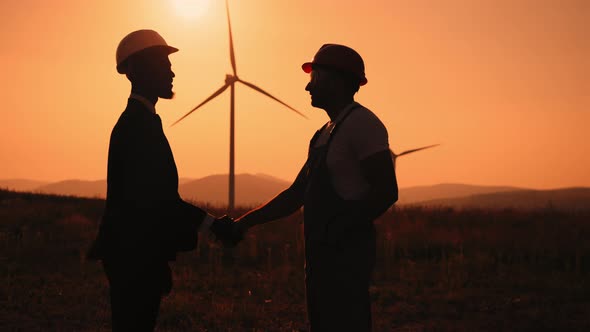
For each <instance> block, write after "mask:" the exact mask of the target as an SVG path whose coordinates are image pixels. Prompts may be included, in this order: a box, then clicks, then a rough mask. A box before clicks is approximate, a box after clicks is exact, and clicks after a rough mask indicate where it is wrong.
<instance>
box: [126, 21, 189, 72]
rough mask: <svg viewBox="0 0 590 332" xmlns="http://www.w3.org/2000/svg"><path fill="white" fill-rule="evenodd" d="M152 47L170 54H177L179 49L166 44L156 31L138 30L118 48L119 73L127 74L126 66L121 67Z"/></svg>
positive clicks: (129, 35)
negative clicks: (131, 58) (140, 52)
mask: <svg viewBox="0 0 590 332" xmlns="http://www.w3.org/2000/svg"><path fill="white" fill-rule="evenodd" d="M150 47H163V48H164V49H166V50H167V51H168V54H170V53H174V52H177V51H178V49H177V48H175V47H172V46H170V45H168V44H167V43H166V41H165V40H164V38H162V36H160V34H159V33H157V32H155V31H154V30H137V31H133V32H132V33H130V34H128V35H127V36H125V38H123V39H122V40H121V42H120V43H119V46H118V47H117V71H118V72H119V73H120V74H125V68H124V66H121V64H123V62H125V60H127V58H129V57H130V56H131V55H133V54H135V53H137V52H139V51H142V50H145V49H147V48H150Z"/></svg>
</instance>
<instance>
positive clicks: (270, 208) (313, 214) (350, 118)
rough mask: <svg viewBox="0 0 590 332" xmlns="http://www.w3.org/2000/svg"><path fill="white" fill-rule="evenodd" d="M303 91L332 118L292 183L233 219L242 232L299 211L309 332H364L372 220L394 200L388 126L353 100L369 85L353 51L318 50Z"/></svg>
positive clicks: (367, 324)
mask: <svg viewBox="0 0 590 332" xmlns="http://www.w3.org/2000/svg"><path fill="white" fill-rule="evenodd" d="M302 68H303V70H304V71H305V72H306V73H309V74H310V81H309V83H308V84H307V86H306V88H305V90H306V91H309V93H310V95H311V104H312V106H314V107H317V108H321V109H323V110H324V111H326V113H327V114H328V116H329V117H330V121H328V122H327V123H326V124H325V125H324V126H323V127H322V128H321V129H320V130H318V131H317V132H316V134H315V135H314V136H313V138H312V139H311V142H310V145H309V155H308V159H307V161H306V162H305V164H304V166H303V168H302V169H301V171H300V172H299V174H298V175H297V178H296V179H295V181H294V182H293V184H292V185H291V186H290V187H289V188H288V189H286V190H285V191H283V192H282V193H280V194H279V195H277V196H276V197H275V198H273V199H272V200H271V201H269V202H268V203H266V204H264V205H263V206H261V207H259V208H256V209H254V210H252V211H250V212H248V213H246V214H245V215H244V216H242V217H240V218H239V219H237V220H236V222H237V224H236V229H237V231H240V232H245V231H246V230H247V229H249V228H250V227H252V226H255V225H258V224H263V223H266V222H269V221H272V220H275V219H279V218H282V217H285V216H288V215H290V214H292V213H293V212H295V211H297V210H298V209H299V208H301V207H302V206H303V207H304V234H305V259H306V264H305V285H306V296H307V311H308V317H309V323H310V326H311V331H312V332H318V331H370V330H371V307H370V297H369V281H370V277H371V271H372V270H373V267H374V265H375V250H376V249H375V228H374V225H373V220H375V219H376V218H377V217H379V216H380V215H381V214H383V213H384V212H385V211H386V210H387V209H388V208H389V207H390V206H391V205H392V204H393V203H394V202H395V201H397V197H398V190H397V180H396V176H395V170H394V166H393V161H392V159H391V155H390V152H389V143H388V134H387V129H386V128H385V126H384V125H383V123H381V121H380V120H379V119H378V118H377V116H376V115H375V114H373V113H372V112H371V111H370V110H368V109H367V108H365V107H364V106H362V105H360V104H359V103H357V102H355V101H354V94H355V93H356V92H357V91H358V89H359V87H360V86H362V85H365V84H366V83H367V79H366V77H365V72H364V62H363V59H362V58H361V56H360V55H359V54H358V53H357V52H356V51H354V50H353V49H351V48H349V47H346V46H343V45H336V44H326V45H323V46H322V47H321V48H320V50H319V51H318V52H317V53H316V55H315V57H314V59H313V61H312V62H307V63H304V64H303V66H302Z"/></svg>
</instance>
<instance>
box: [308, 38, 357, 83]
mask: <svg viewBox="0 0 590 332" xmlns="http://www.w3.org/2000/svg"><path fill="white" fill-rule="evenodd" d="M313 65H322V66H328V67H332V68H335V69H337V70H341V71H345V72H349V73H352V74H354V75H356V76H357V77H358V78H359V79H360V85H365V84H367V78H366V77H365V63H364V62H363V58H361V56H360V55H359V54H358V53H357V52H356V51H355V50H353V49H352V48H350V47H348V46H344V45H338V44H324V45H323V46H322V47H320V49H319V50H318V52H317V53H316V54H315V56H314V57H313V60H312V61H311V62H306V63H304V64H303V65H301V68H302V69H303V71H304V72H306V73H310V72H311V70H312V66H313Z"/></svg>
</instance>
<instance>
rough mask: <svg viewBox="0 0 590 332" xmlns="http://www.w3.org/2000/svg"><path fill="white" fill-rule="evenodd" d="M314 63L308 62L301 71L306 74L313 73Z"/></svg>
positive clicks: (302, 66)
mask: <svg viewBox="0 0 590 332" xmlns="http://www.w3.org/2000/svg"><path fill="white" fill-rule="evenodd" d="M312 65H313V63H311V62H306V63H304V64H302V65H301V69H303V71H304V72H306V73H307V74H309V73H311V69H312V68H311V67H312Z"/></svg>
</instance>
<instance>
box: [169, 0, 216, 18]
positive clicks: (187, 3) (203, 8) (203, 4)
mask: <svg viewBox="0 0 590 332" xmlns="http://www.w3.org/2000/svg"><path fill="white" fill-rule="evenodd" d="M209 2H210V0H172V3H173V5H174V9H176V13H177V14H178V15H179V16H182V17H186V18H190V19H193V18H197V17H201V16H203V15H204V14H205V13H206V12H207V10H208V9H209Z"/></svg>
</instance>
